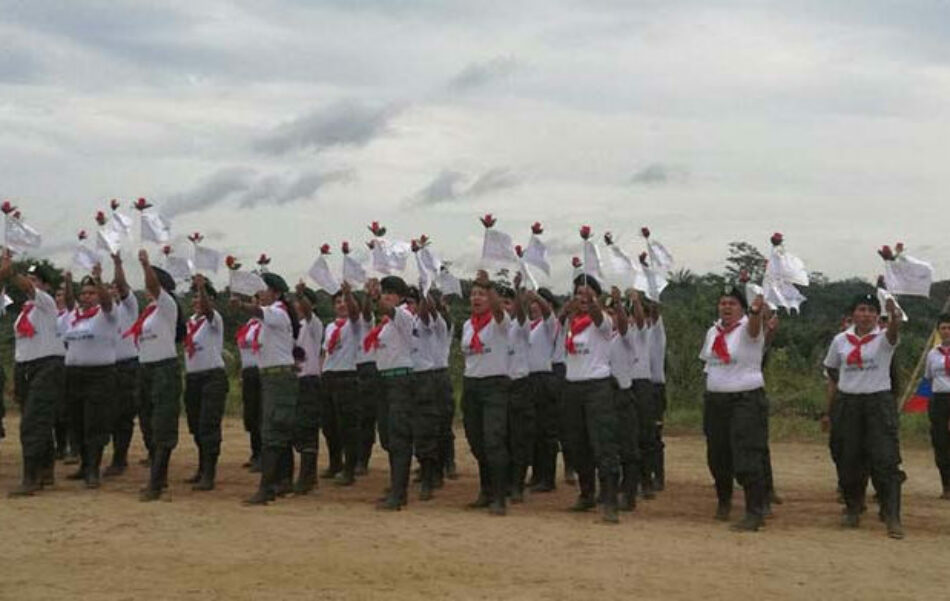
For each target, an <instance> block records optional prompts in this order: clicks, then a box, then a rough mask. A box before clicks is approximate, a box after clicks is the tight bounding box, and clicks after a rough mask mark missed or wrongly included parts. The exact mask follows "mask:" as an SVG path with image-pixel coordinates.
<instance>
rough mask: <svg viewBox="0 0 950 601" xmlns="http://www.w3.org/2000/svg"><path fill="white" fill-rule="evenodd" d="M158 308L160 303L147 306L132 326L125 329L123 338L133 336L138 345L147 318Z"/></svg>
mask: <svg viewBox="0 0 950 601" xmlns="http://www.w3.org/2000/svg"><path fill="white" fill-rule="evenodd" d="M157 310H158V305H157V304H156V303H152V304H151V305H149V306H147V307H145V309H144V310H143V311H142V312H141V313H139V317H138V319H136V320H135V323H133V324H132V327H131V328H129V329H128V330H126V331H125V333H123V334H122V337H123V338H128V337H129V336H131V337H132V340H134V341H135V344H136V346H138V343H139V337H141V336H142V329H143V328H144V327H145V320H147V319H148V318H149V317H151V316H152V313H154V312H155V311H157Z"/></svg>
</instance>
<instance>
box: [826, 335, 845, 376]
mask: <svg viewBox="0 0 950 601" xmlns="http://www.w3.org/2000/svg"><path fill="white" fill-rule="evenodd" d="M823 365H824V366H825V367H827V368H828V369H840V368H841V356H840V355H839V354H838V338H837V337H835V338H834V339H833V340H832V341H831V344H830V345H828V354H826V355H825V361H824V363H823Z"/></svg>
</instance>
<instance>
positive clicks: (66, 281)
mask: <svg viewBox="0 0 950 601" xmlns="http://www.w3.org/2000/svg"><path fill="white" fill-rule="evenodd" d="M73 290H74V289H73V274H72V272H71V271H67V272H66V273H64V274H63V301H64V302H65V303H66V308H67V309H69V310H70V311H72V310H73V307H75V306H76V294H75V292H74V291H73Z"/></svg>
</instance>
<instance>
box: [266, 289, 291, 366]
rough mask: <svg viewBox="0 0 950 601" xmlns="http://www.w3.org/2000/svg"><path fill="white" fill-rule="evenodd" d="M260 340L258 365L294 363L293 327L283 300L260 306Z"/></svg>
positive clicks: (286, 364)
mask: <svg viewBox="0 0 950 601" xmlns="http://www.w3.org/2000/svg"><path fill="white" fill-rule="evenodd" d="M260 342H261V354H260V360H259V361H258V365H259V366H260V367H292V366H293V365H294V329H293V325H292V324H291V322H290V314H289V313H287V305H285V304H284V303H283V301H277V302H274V303H271V304H269V305H267V306H266V307H261V335H260Z"/></svg>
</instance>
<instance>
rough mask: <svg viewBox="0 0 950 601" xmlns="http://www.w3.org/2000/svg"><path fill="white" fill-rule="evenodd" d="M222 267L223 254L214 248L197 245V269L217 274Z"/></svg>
mask: <svg viewBox="0 0 950 601" xmlns="http://www.w3.org/2000/svg"><path fill="white" fill-rule="evenodd" d="M220 265H221V253H219V252H218V251H216V250H214V249H213V248H208V247H207V246H201V245H198V244H195V269H197V270H198V271H211V272H214V273H217V272H218V267H219V266H220Z"/></svg>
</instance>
